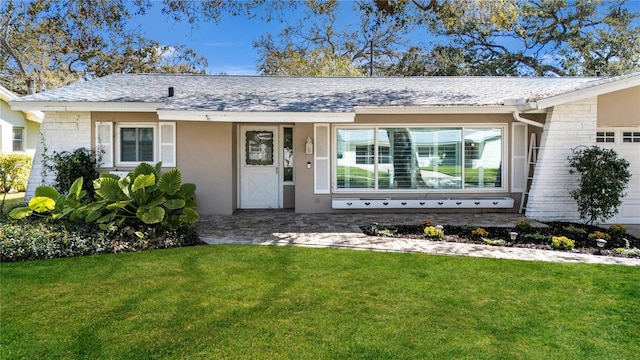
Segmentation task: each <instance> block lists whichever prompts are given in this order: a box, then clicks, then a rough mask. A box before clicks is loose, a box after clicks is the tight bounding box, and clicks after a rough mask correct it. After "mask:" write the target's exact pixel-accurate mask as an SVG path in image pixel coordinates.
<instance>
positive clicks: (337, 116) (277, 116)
mask: <svg viewBox="0 0 640 360" xmlns="http://www.w3.org/2000/svg"><path fill="white" fill-rule="evenodd" d="M157 113H158V119H159V120H172V121H210V122H254V123H273V122H278V123H316V122H330V123H348V122H353V121H354V119H355V113H353V112H285V111H197V110H158V111H157Z"/></svg>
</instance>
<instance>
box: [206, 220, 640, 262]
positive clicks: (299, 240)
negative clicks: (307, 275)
mask: <svg viewBox="0 0 640 360" xmlns="http://www.w3.org/2000/svg"><path fill="white" fill-rule="evenodd" d="M522 218H523V217H522V215H520V214H509V213H486V214H409V213H407V214H380V213H377V214H372V213H368V214H346V213H345V214H296V213H294V212H293V211H290V210H241V211H237V212H236V213H235V214H234V215H228V216H223V215H219V216H207V217H203V218H202V219H201V221H200V222H199V223H198V224H197V225H196V229H197V230H198V232H199V234H200V237H201V239H202V240H203V241H204V242H206V243H208V244H255V245H282V246H284V245H289V246H305V247H325V248H341V249H357V250H370V251H392V252H421V253H429V254H441V255H458V256H474V257H487V258H497V259H514V260H529V261H553V262H567V263H593V264H617V265H629V266H640V259H630V258H620V257H610V256H597V255H587V254H579V253H574V252H563V251H552V250H537V249H526V248H516V247H500V246H489V245H477V244H463V243H453V242H445V241H430V240H422V239H399V238H387V237H374V236H367V235H364V234H363V233H362V231H361V230H360V226H361V225H368V224H371V223H378V224H381V225H382V224H389V225H391V224H392V225H403V224H406V225H416V224H419V223H420V221H421V220H429V221H431V222H432V223H434V224H440V225H469V226H478V227H489V226H504V227H514V226H515V224H516V222H517V221H518V220H520V219H522ZM530 222H531V224H532V225H533V226H538V227H543V226H545V225H544V224H541V223H537V222H535V221H530Z"/></svg>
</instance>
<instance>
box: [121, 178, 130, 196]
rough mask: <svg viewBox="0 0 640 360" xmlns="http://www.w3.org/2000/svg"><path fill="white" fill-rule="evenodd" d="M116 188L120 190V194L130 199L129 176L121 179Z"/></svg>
mask: <svg viewBox="0 0 640 360" xmlns="http://www.w3.org/2000/svg"><path fill="white" fill-rule="evenodd" d="M118 186H119V187H120V190H122V193H124V195H125V196H126V197H128V198H130V197H131V177H130V176H125V177H123V178H122V179H120V180H118Z"/></svg>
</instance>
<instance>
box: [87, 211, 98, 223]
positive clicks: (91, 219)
mask: <svg viewBox="0 0 640 360" xmlns="http://www.w3.org/2000/svg"><path fill="white" fill-rule="evenodd" d="M100 216H102V211H100V210H92V211H89V213H88V214H87V216H86V217H85V218H84V222H86V223H90V222H94V221H96V220H97V219H98V218H99V217H100Z"/></svg>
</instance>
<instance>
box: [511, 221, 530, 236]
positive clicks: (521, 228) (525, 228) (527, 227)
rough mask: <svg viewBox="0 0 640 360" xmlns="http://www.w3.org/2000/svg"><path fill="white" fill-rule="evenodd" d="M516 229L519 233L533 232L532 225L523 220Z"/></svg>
mask: <svg viewBox="0 0 640 360" xmlns="http://www.w3.org/2000/svg"><path fill="white" fill-rule="evenodd" d="M515 229H516V231H518V232H523V233H524V232H529V231H531V230H533V226H531V223H530V222H529V221H527V220H524V219H521V220H518V222H516V227H515Z"/></svg>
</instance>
